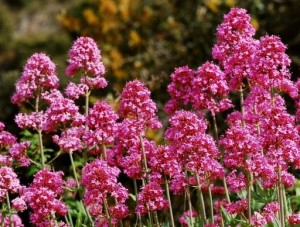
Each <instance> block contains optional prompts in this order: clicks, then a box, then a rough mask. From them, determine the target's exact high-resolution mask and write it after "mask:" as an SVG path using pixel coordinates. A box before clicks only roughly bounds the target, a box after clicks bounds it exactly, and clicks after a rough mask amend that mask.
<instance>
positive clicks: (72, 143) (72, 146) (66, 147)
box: [52, 126, 85, 153]
mask: <svg viewBox="0 0 300 227" xmlns="http://www.w3.org/2000/svg"><path fill="white" fill-rule="evenodd" d="M84 132H85V128H84V126H81V127H71V128H68V129H66V130H65V131H63V132H62V133H61V135H60V136H58V135H54V136H53V137H52V139H53V142H54V143H56V144H57V145H58V146H59V147H60V149H61V150H63V151H65V152H68V153H69V152H71V153H72V152H74V151H82V149H83V148H84V147H85V144H84V143H83V141H82V136H83V135H84Z"/></svg>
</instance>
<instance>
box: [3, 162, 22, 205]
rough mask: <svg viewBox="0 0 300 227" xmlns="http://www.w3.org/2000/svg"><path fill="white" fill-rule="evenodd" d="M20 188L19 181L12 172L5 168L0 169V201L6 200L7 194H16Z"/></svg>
mask: <svg viewBox="0 0 300 227" xmlns="http://www.w3.org/2000/svg"><path fill="white" fill-rule="evenodd" d="M20 187H21V185H20V180H19V179H18V176H17V174H16V173H15V172H14V170H13V169H12V168H11V167H7V166H3V167H0V201H2V200H3V199H5V198H6V193H7V192H11V193H16V192H18V190H19V188H20Z"/></svg>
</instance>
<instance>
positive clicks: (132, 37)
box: [128, 30, 142, 46]
mask: <svg viewBox="0 0 300 227" xmlns="http://www.w3.org/2000/svg"><path fill="white" fill-rule="evenodd" d="M141 41H142V39H141V37H140V35H139V33H137V31H133V30H131V31H130V33H129V41H128V44H129V46H139V45H140V44H141Z"/></svg>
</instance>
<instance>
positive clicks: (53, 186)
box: [31, 169, 64, 195]
mask: <svg viewBox="0 0 300 227" xmlns="http://www.w3.org/2000/svg"><path fill="white" fill-rule="evenodd" d="M63 175H64V173H63V172H62V171H59V172H52V171H50V170H48V169H44V170H40V171H39V172H37V173H36V174H35V175H34V180H33V182H32V184H31V187H35V188H40V187H44V188H47V189H48V190H50V191H52V192H53V193H54V194H56V195H59V194H61V193H62V191H63V189H62V185H63V180H62V176H63Z"/></svg>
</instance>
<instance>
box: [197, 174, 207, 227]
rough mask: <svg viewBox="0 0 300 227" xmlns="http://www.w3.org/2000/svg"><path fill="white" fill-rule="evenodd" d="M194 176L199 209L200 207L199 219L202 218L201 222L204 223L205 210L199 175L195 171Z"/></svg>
mask: <svg viewBox="0 0 300 227" xmlns="http://www.w3.org/2000/svg"><path fill="white" fill-rule="evenodd" d="M195 176H196V182H197V186H198V193H199V203H200V204H199V209H200V216H201V219H202V220H203V223H204V224H206V212H205V205H204V199H203V194H202V190H201V185H200V180H199V175H198V173H197V172H195Z"/></svg>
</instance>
